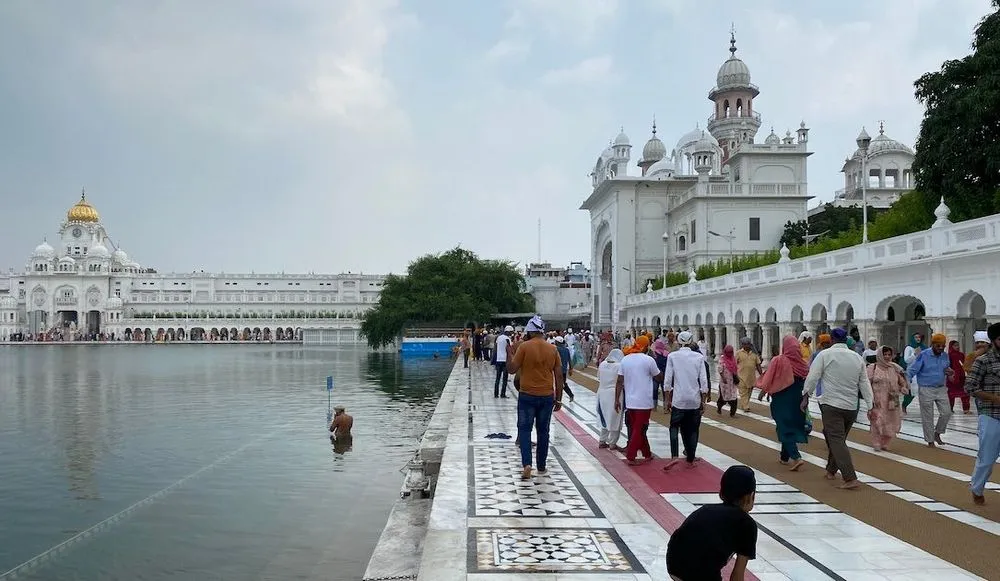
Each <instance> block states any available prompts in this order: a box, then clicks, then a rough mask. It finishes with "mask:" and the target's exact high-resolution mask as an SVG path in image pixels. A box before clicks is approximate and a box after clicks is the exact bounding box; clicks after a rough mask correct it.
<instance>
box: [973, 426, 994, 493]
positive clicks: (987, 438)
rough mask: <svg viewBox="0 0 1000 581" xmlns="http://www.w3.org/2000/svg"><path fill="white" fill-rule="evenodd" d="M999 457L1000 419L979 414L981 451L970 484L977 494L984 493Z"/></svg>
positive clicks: (977, 456)
mask: <svg viewBox="0 0 1000 581" xmlns="http://www.w3.org/2000/svg"><path fill="white" fill-rule="evenodd" d="M997 458H1000V420H998V419H996V418H994V417H992V416H987V415H984V414H979V453H978V454H977V455H976V468H975V470H974V471H973V472H972V482H971V483H970V484H969V488H971V489H972V493H973V494H975V495H976V496H982V495H983V490H985V489H986V481H987V480H989V479H990V476H991V475H992V474H993V465H994V464H995V463H996V461H997Z"/></svg>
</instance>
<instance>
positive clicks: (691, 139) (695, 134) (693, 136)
mask: <svg viewBox="0 0 1000 581" xmlns="http://www.w3.org/2000/svg"><path fill="white" fill-rule="evenodd" d="M703 133H705V132H704V131H702V130H701V128H700V127H698V126H697V125H695V127H694V129H692V130H691V131H688V132H687V133H685V134H684V136H683V137H681V138H680V139H678V140H677V147H676V150H677V151H680V150H682V149H684V148H686V147H687V146H689V145H691V144H692V143H697V142H698V140H699V139H701V136H702V134H703Z"/></svg>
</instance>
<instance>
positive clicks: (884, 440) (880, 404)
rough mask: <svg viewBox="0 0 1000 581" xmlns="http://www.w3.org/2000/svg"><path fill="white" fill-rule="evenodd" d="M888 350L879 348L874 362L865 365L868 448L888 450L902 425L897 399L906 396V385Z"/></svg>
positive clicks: (900, 408)
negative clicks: (869, 388) (868, 396)
mask: <svg viewBox="0 0 1000 581" xmlns="http://www.w3.org/2000/svg"><path fill="white" fill-rule="evenodd" d="M894 357H895V352H894V351H893V349H892V347H889V346H888V345H883V346H882V349H880V353H879V357H878V358H877V359H876V360H875V363H873V364H871V365H869V366H868V380H869V381H870V382H871V384H872V395H873V404H872V410H871V416H870V420H871V436H872V448H875V450H888V449H889V443H890V442H891V441H892V439H893V438H894V437H895V436H896V434H898V433H899V430H900V428H902V426H903V410H902V405H901V403H900V401H899V400H900V396H902V395H905V394H908V393H910V382H909V381H907V380H906V375H905V374H904V373H903V368H902V367H900V366H899V365H897V364H896V363H895V362H894V361H893V358H894Z"/></svg>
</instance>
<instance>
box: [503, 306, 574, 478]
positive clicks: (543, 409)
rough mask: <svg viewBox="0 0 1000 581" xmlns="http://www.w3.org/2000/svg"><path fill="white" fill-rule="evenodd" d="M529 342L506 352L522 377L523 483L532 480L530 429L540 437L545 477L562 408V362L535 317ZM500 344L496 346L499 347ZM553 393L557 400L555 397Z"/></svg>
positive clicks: (519, 427) (519, 411) (519, 422)
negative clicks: (552, 433)
mask: <svg viewBox="0 0 1000 581" xmlns="http://www.w3.org/2000/svg"><path fill="white" fill-rule="evenodd" d="M524 332H525V334H526V335H527V336H528V340H527V341H524V342H523V343H521V344H520V345H519V346H518V347H517V352H515V351H514V348H513V347H510V346H508V347H507V348H506V349H507V357H506V360H507V365H508V367H509V370H510V372H511V373H520V376H521V381H520V392H519V393H518V396H517V438H518V444H519V445H520V447H521V480H530V479H531V428H532V426H534V428H535V431H536V432H537V433H538V446H537V452H538V474H539V475H540V476H544V475H545V474H546V470H545V462H546V460H547V459H548V456H549V423H550V422H551V420H552V412H553V410H554V411H559V409H561V407H562V403H561V401H560V400H562V386H563V377H562V362H561V361H560V359H559V353H558V352H556V348H555V347H554V346H553V345H550V344H549V342H548V341H546V340H545V323H544V322H542V319H541V317H539V316H537V315H536V316H535V317H532V319H531V320H530V321H528V324H527V326H525V328H524ZM499 345H500V343H499V342H498V343H497V346H498V347H499ZM553 390H554V392H555V396H553Z"/></svg>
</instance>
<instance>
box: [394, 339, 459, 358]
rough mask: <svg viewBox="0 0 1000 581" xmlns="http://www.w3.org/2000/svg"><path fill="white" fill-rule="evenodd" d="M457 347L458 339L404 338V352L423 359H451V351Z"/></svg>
mask: <svg viewBox="0 0 1000 581" xmlns="http://www.w3.org/2000/svg"><path fill="white" fill-rule="evenodd" d="M456 345H458V338H457V337H404V338H403V348H402V352H403V355H413V356H422V357H433V356H434V355H437V356H438V357H451V350H452V349H454V348H455V346H456Z"/></svg>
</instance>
